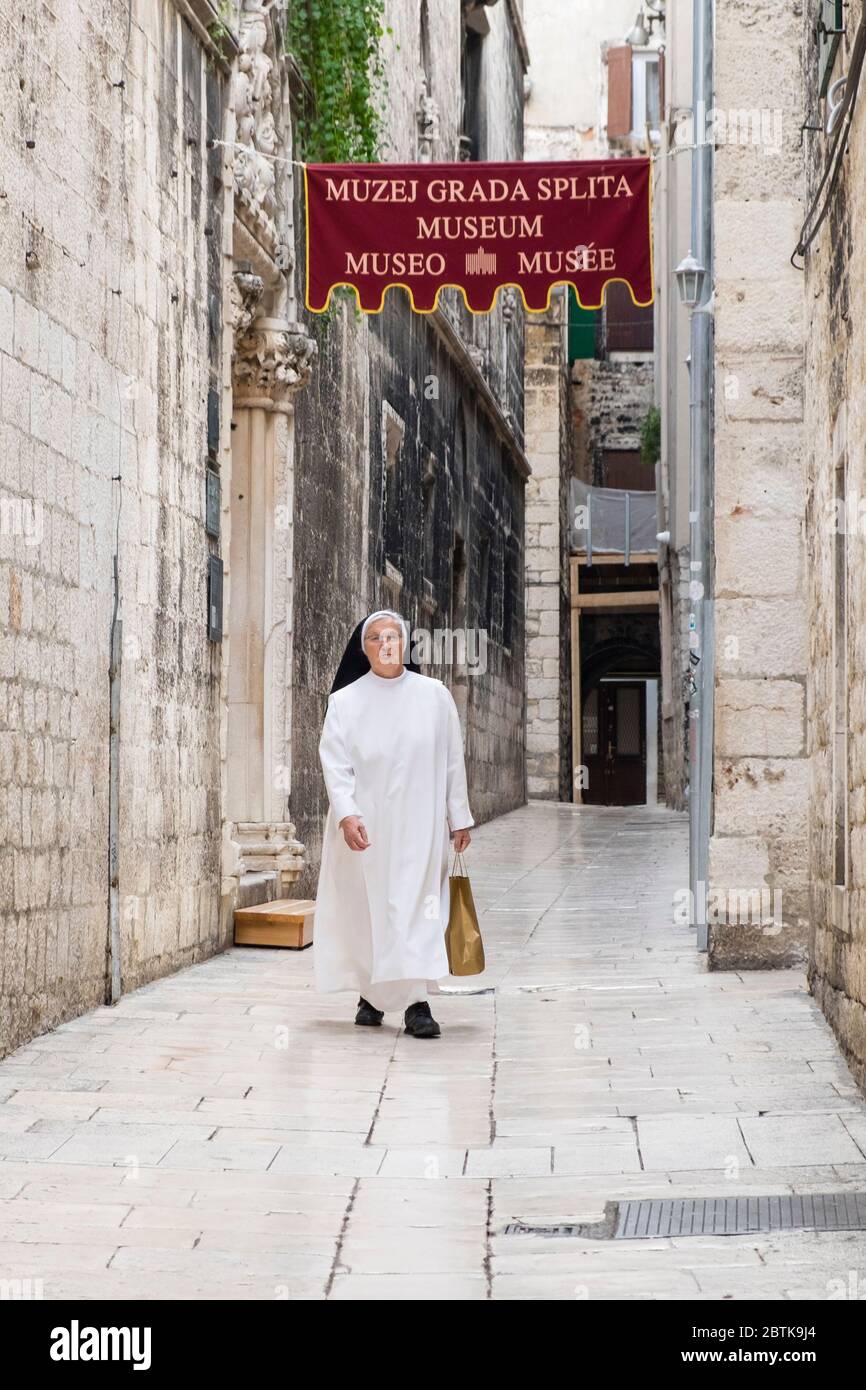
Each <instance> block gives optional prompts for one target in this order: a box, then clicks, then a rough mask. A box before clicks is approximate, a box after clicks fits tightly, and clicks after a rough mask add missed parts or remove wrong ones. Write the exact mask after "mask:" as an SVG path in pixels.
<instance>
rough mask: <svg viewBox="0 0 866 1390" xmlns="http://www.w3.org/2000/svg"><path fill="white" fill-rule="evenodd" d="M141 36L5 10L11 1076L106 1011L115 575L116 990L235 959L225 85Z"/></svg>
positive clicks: (4, 584) (1, 712) (1, 915)
mask: <svg viewBox="0 0 866 1390" xmlns="http://www.w3.org/2000/svg"><path fill="white" fill-rule="evenodd" d="M128 14H129V7H128V5H127V4H126V2H125V0H104V3H102V4H100V5H98V6H94V5H92V4H90V3H84V0H80V2H78V0H75V2H71V3H68V4H66V5H64V6H63V7H62V8H60V9H58V8H57V7H54V8H53V9H52V8H51V7H50V6H48V5H47V4H41V3H40V4H33V5H29V6H22V5H18V4H12V3H10V0H0V49H2V52H3V54H4V62H3V65H2V72H0V193H2V198H0V432H2V438H0V502H2V503H3V519H2V520H3V525H2V534H0V623H2V632H0V962H2V993H0V1050H4V1051H5V1050H8V1049H9V1048H11V1047H14V1046H16V1045H17V1044H19V1043H20V1042H22V1041H24V1040H25V1039H27V1038H28V1037H30V1036H32V1035H33V1034H34V1033H36V1032H39V1031H42V1030H44V1029H46V1028H49V1027H51V1026H53V1025H55V1024H56V1023H58V1022H59V1021H60V1020H62V1019H64V1018H68V1017H70V1016H71V1015H74V1014H77V1013H80V1012H81V1011H82V1010H84V1009H86V1008H88V1007H90V1006H92V1005H94V1004H98V1003H100V1002H102V1001H103V1000H104V999H105V997H106V989H107V943H108V933H109V923H108V886H109V864H108V854H109V825H108V811H109V761H108V749H109V740H108V732H109V657H110V634H111V627H112V606H113V588H114V584H113V565H114V556H115V553H116V555H117V563H118V576H119V585H118V591H119V600H120V608H119V617H120V619H121V620H122V624H123V627H122V652H121V655H122V660H121V664H120V782H119V840H118V844H117V863H118V875H119V878H118V889H119V910H120V913H121V939H122V959H121V967H122V971H123V975H124V979H125V986H126V987H130V986H134V985H136V984H138V983H140V982H141V981H142V980H145V979H149V978H151V977H152V976H154V975H157V974H161V973H164V972H166V971H168V970H172V969H176V968H177V967H179V966H181V965H184V964H188V963H190V962H191V961H194V960H196V959H198V958H200V957H202V956H204V955H207V954H209V953H210V952H212V951H214V950H216V949H218V948H219V947H220V946H221V945H222V944H223V941H222V940H221V938H220V927H219V912H218V904H219V845H220V806H219V698H218V696H219V691H218V678H219V647H218V646H216V645H214V644H212V643H209V641H208V637H207V598H206V581H207V556H208V553H209V551H210V549H211V548H212V543H210V542H209V541H208V539H207V537H206V535H205V531H204V488H205V478H204V467H205V459H206V455H207V403H208V390H209V386H210V384H211V381H212V379H213V376H214V373H215V372H216V371H218V368H219V354H220V339H219V332H218V331H217V333H214V332H213V330H212V326H213V325H214V324H216V325H217V329H218V328H219V324H220V321H221V291H220V246H221V207H222V191H223V190H222V185H221V179H220V160H219V155H218V154H216V155H215V153H214V151H213V149H211V150H210V151H209V150H208V148H207V146H208V141H209V140H210V139H211V138H212V137H214V136H217V135H218V134H219V132H220V130H221V120H222V105H223V100H224V81H223V78H222V77H221V75H220V72H219V70H218V69H217V68H216V67H215V66H214V65H213V64H212V63H210V64H208V63H207V62H206V61H205V58H204V55H203V52H202V48H201V46H200V43H199V41H198V39H197V38H196V37H195V36H194V34H193V33H192V31H191V30H190V28H189V27H188V26H187V25H186V24H185V23H184V22H183V21H182V20H181V18H180V16H179V14H178V11H177V10H176V8H175V7H174V5H173V4H171V3H170V2H169V0H154V3H153V4H148V5H133V7H132V11H131V14H132V18H131V23H130V27H129V29H127V24H128ZM121 79H123V80H121ZM28 517H29V518H30V522H32V525H31V524H29V523H28V521H27V518H28Z"/></svg>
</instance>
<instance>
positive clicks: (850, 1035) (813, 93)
mask: <svg viewBox="0 0 866 1390" xmlns="http://www.w3.org/2000/svg"><path fill="white" fill-rule="evenodd" d="M845 14H846V21H845V22H846V31H847V33H846V38H845V39H844V40H843V43H842V48H841V51H840V54H839V57H838V59H837V64H836V68H835V70H834V74H833V75H834V77H836V76H839V75H840V74H841V73H843V72H846V71H848V70H849V68H850V57H851V45H852V41H853V37H854V34H855V32H856V28H857V25H858V23H859V22H860V20H861V17H862V15H863V6H862V4H861V3H860V0H855V3H853V4H852V5H851V6H850V7H849V8H848V9H847V10H846V12H845ZM803 66H804V82H805V89H806V92H807V93H808V94H809V98H810V101H811V102H812V103H813V105H812V109H814V110H815V111H817V112H820V113H821V114H822V115H824V116H826V106H825V104H824V103H820V102H819V100H818V93H817V55H816V52H815V45H814V36H813V35H811V34H810V33H807V34H806V37H805V43H804V56H803ZM861 81H862V79H861ZM864 120H866V113H864V111H863V108H862V107H861V106H858V108H857V111H856V113H855V117H854V121H853V124H852V126H851V131H850V137H849V142H848V153H847V154H846V155H845V156H844V159H843V163H842V172H841V177H840V180H839V183H838V185H837V187H836V190H835V193H834V195H833V199H832V202H831V205H830V213H829V216H828V218H827V220H826V222H825V223H824V226H823V227H822V228H821V230H820V231H819V233H818V236H817V239H816V240H815V241H814V242H813V243H812V246H811V247H810V249H809V250H808V252H807V254H806V257H805V265H806V305H807V326H806V374H805V403H806V406H805V418H806V431H805V433H806V441H807V447H806V474H807V479H808V484H807V486H808V510H807V528H808V549H809V567H808V575H809V602H810V642H809V650H808V667H809V699H808V717H807V727H808V731H809V752H810V755H811V782H810V786H809V796H810V815H809V870H810V877H811V882H812V898H811V915H812V936H811V949H810V962H809V975H810V981H811V986H812V990H813V992H814V994H815V997H816V998H817V1000H818V1002H819V1003H820V1005H821V1007H822V1009H823V1010H824V1012H825V1014H826V1015H827V1017H828V1019H829V1020H830V1023H831V1024H832V1026H833V1028H834V1030H835V1032H836V1034H837V1035H838V1037H839V1041H840V1043H841V1045H842V1048H843V1050H844V1052H845V1054H846V1056H847V1058H848V1061H849V1063H850V1065H851V1067H852V1069H853V1071H854V1074H855V1076H856V1077H857V1079H858V1081H859V1082H860V1084H861V1086H864V1087H866V895H864V884H866V700H864V689H866V682H864V673H866V653H864V646H863V636H862V634H863V632H864V631H866V586H864V583H863V575H862V565H861V563H860V561H861V558H862V555H863V535H864V521H866V510H864V506H863V501H862V499H863V498H864V497H866V426H864V421H863V410H862V401H863V392H864V380H866V334H864V329H863V323H862V316H860V315H858V313H857V312H856V309H855V306H856V305H857V304H858V303H862V301H863V295H864V290H866V272H864V266H863V258H862V256H860V255H859V254H858V253H857V250H856V247H857V243H858V239H859V237H860V234H861V233H863V234H864V235H866V159H864V143H863V142H864V129H866V126H864ZM811 139H812V143H811V144H810V145H809V146H808V147H807V148H808V150H809V165H808V171H807V189H808V193H809V198H810V201H811V198H812V197H814V195H815V193H816V192H817V188H818V183H819V180H820V177H821V174H822V173H823V167H824V160H825V159H826V154H827V149H828V142H827V140H826V138H825V137H824V136H823V135H818V136H815V135H813V136H812V137H811ZM843 476H844V483H843ZM837 498H839V499H840V503H839V504H838V505H837ZM837 550H838V553H839V558H838V569H837V558H836V556H837ZM843 572H844V580H843V582H842V583H841V584H840V578H841V575H842V573H843ZM843 585H844V591H845V593H846V595H847V601H846V610H847V611H846V615H845V625H844V628H843V626H842V624H841V623H840V621H839V617H840V615H839V614H838V612H837V605H836V599H837V592H841V591H842V588H843ZM837 698H838V705H837ZM846 725H847V738H846V737H845V733H844V730H845V727H846ZM834 745H835V747H834ZM837 825H838V828H839V853H838V855H837V854H836V853H835V852H834V851H835V848H836V840H837Z"/></svg>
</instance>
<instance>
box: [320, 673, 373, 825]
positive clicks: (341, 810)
mask: <svg viewBox="0 0 866 1390" xmlns="http://www.w3.org/2000/svg"><path fill="white" fill-rule="evenodd" d="M319 760H320V762H321V764H322V772H323V773H324V777H325V786H326V787H327V789H328V800H329V801H330V803H331V811H332V813H333V816H334V820H335V822H336V824H337V825H339V824H340V821H342V820H344V819H345V817H346V816H363V814H364V813H363V811H361V810H360V808H359V807H358V805H357V802H356V801H355V769H354V768H353V767H352V760H351V757H350V756H349V753H348V751H347V748H346V741H345V738H344V736H343V729H342V726H341V724H340V715H339V711H338V710H337V707H336V704H335V702H334V698H333V696H331V697H330V699H329V700H328V711H327V714H326V715H325V723H324V726H323V728H322V737H321V738H320V739H319Z"/></svg>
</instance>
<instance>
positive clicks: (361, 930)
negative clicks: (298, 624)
mask: <svg viewBox="0 0 866 1390" xmlns="http://www.w3.org/2000/svg"><path fill="white" fill-rule="evenodd" d="M319 757H320V759H321V763H322V771H323V773H324V778H325V786H326V788H327V791H328V800H329V803H330V806H329V810H328V815H327V819H326V822H325V834H324V842H323V845H322V863H321V869H320V873H319V890H318V894H317V897H316V931H315V942H314V945H313V962H314V974H315V982H316V988H317V989H318V990H320V991H323V992H331V991H337V990H357V991H358V993H359V995H360V998H359V1000H358V1008H357V1013H356V1015H355V1022H356V1023H357V1024H360V1025H363V1026H372V1027H376V1026H378V1025H380V1024H381V1022H382V1018H383V1015H384V1014H386V1013H390V1012H392V1011H393V1012H400V1013H402V1014H403V1016H404V1017H403V1023H404V1027H405V1031H406V1032H407V1033H409V1034H411V1036H412V1037H415V1038H436V1037H438V1036H439V1034H440V1031H441V1030H440V1027H439V1024H438V1023H437V1022H436V1020H435V1019H434V1018H433V1015H432V1014H431V1012H430V1004H429V1003H428V998H427V994H428V988H430V989H432V990H434V991H435V990H436V981H437V980H439V979H440V978H441V977H442V976H443V975H447V974H448V956H447V953H446V949H445V929H446V927H447V925H448V906H449V897H448V852H449V839H450V842H451V843H452V844H453V846H454V849H455V851H463V850H464V849H465V848H466V847H467V845H468V844H469V840H470V835H469V827H470V826H472V825H474V824H475V821H474V820H473V818H472V813H471V811H470V810H469V803H468V799H467V793H466V768H465V765H464V761H463V738H462V735H461V731H460V720H459V718H458V715H457V707H456V705H455V704H454V700H453V698H452V695H451V692H450V691H449V690H448V688H447V686H445V685H443V683H442V682H441V681H438V680H433V679H431V678H430V677H428V676H423V675H422V674H421V672H420V671H419V669H418V667H417V665H416V664H415V663H414V662H413V661H411V660H410V653H409V631H408V627H407V624H406V623H405V621H404V620H403V619H402V618H401V617H400V616H399V614H397V613H393V612H391V611H390V610H389V609H381V610H379V611H378V612H376V613H371V614H370V616H369V617H368V618H365V619H364V621H363V622H360V623H359V624H358V626H357V627H356V628H355V631H354V632H353V633H352V636H351V637H350V639H349V644H348V646H347V647H346V651H345V653H344V655H343V659H342V661H341V662H340V665H339V668H338V670H337V674H336V676H335V677H334V683H333V685H332V687H331V693H330V696H329V698H328V709H327V713H326V716H325V723H324V727H323V729H322V736H321V740H320V742H319Z"/></svg>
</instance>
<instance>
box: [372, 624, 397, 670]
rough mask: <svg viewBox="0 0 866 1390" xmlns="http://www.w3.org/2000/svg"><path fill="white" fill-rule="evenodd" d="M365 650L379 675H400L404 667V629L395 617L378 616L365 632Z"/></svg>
mask: <svg viewBox="0 0 866 1390" xmlns="http://www.w3.org/2000/svg"><path fill="white" fill-rule="evenodd" d="M364 651H365V653H366V656H367V660H368V661H369V663H370V665H371V666H372V668H373V670H374V672H375V674H376V675H377V676H399V674H400V672H401V670H402V668H403V631H402V628H401V626H400V624H399V623H396V622H395V621H394V619H393V618H377V619H376V621H375V622H374V623H371V624H370V626H369V627H368V628H367V631H366V632H365V634H364Z"/></svg>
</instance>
